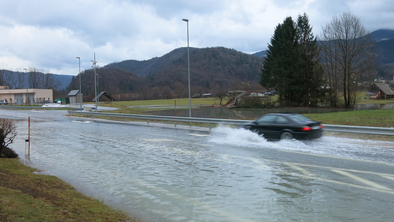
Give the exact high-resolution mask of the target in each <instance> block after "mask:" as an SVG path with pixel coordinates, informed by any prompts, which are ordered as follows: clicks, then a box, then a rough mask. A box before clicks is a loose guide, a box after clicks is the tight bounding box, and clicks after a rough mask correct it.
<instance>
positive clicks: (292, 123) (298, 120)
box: [237, 113, 323, 140]
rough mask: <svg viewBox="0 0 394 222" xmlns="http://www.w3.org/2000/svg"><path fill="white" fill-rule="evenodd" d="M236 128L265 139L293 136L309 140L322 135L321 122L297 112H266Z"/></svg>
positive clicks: (291, 137)
mask: <svg viewBox="0 0 394 222" xmlns="http://www.w3.org/2000/svg"><path fill="white" fill-rule="evenodd" d="M237 128H238V129H242V128H243V129H247V130H250V131H252V132H256V133H258V134H259V135H262V136H263V137H264V138H266V139H267V140H281V139H293V138H294V139H297V140H309V139H316V138H320V137H321V136H322V135H323V125H321V122H317V121H313V120H310V119H308V118H306V117H305V116H302V115H299V114H284V113H272V114H267V115H264V116H262V117H260V118H259V119H257V120H256V121H253V122H249V123H244V124H240V125H238V126H237Z"/></svg>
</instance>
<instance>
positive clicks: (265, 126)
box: [253, 115, 276, 139]
mask: <svg viewBox="0 0 394 222" xmlns="http://www.w3.org/2000/svg"><path fill="white" fill-rule="evenodd" d="M275 119H276V115H265V116H263V117H261V118H260V119H258V120H257V121H256V125H255V127H254V129H253V131H256V132H257V133H258V134H260V135H261V134H262V135H263V136H264V137H265V138H267V139H270V138H273V137H274V135H275V133H274V131H273V128H272V126H273V124H274V122H275Z"/></svg>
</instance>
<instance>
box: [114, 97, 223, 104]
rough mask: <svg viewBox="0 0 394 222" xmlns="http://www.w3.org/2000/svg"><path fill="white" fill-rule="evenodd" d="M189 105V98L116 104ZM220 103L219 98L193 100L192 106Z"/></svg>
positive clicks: (120, 102)
mask: <svg viewBox="0 0 394 222" xmlns="http://www.w3.org/2000/svg"><path fill="white" fill-rule="evenodd" d="M175 101H176V105H177V106H178V105H182V106H184V105H189V99H188V98H182V99H160V100H134V101H119V102H114V104H116V105H121V106H152V105H171V106H173V105H175ZM227 101H228V98H225V99H223V101H222V104H225V103H226V102H227ZM219 103H220V101H219V99H217V98H214V97H211V98H192V99H191V104H192V105H219Z"/></svg>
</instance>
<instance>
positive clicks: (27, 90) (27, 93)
mask: <svg viewBox="0 0 394 222" xmlns="http://www.w3.org/2000/svg"><path fill="white" fill-rule="evenodd" d="M24 70H25V71H26V74H27V69H24ZM29 83H30V81H29V76H27V88H26V106H27V105H29Z"/></svg>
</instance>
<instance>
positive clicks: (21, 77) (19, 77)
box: [14, 68, 26, 89]
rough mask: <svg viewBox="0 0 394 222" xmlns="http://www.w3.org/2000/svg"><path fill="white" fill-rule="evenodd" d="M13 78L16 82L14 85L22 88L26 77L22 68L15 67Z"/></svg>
mask: <svg viewBox="0 0 394 222" xmlns="http://www.w3.org/2000/svg"><path fill="white" fill-rule="evenodd" d="M14 78H15V79H16V81H15V83H16V87H15V88H17V89H23V88H25V87H24V83H25V79H26V75H25V73H24V72H23V69H21V68H20V69H17V72H16V73H15V74H14Z"/></svg>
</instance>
